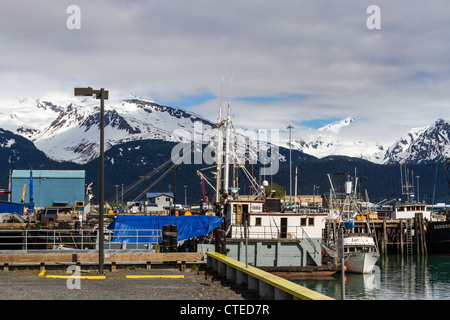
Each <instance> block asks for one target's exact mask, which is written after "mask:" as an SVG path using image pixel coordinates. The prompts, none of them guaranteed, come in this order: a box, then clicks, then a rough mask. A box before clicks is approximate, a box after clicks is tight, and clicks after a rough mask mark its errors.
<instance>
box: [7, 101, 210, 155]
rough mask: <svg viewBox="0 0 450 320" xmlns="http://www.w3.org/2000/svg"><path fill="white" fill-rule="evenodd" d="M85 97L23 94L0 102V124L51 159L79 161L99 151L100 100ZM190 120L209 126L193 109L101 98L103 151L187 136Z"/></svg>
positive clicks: (206, 129)
mask: <svg viewBox="0 0 450 320" xmlns="http://www.w3.org/2000/svg"><path fill="white" fill-rule="evenodd" d="M80 100H81V99H80ZM89 100H93V101H94V103H93V102H92V101H89ZM89 100H88V99H84V100H81V101H67V100H66V101H60V102H50V101H42V100H32V99H22V100H20V101H19V102H18V103H15V104H9V105H6V106H1V107H0V108H1V109H0V128H3V129H6V130H9V131H12V132H14V133H16V134H19V135H21V136H23V137H25V138H27V139H29V140H31V141H33V142H34V144H35V145H36V147H37V148H38V149H39V150H41V151H43V152H44V153H45V154H46V155H47V156H48V157H49V158H51V159H53V160H57V161H72V162H75V163H78V164H83V163H86V162H88V161H90V160H92V159H95V158H96V157H98V155H99V154H98V152H99V146H98V143H99V124H100V107H99V102H98V100H95V99H89ZM1 110H8V111H1ZM194 122H196V123H199V122H200V123H201V124H202V126H201V128H202V129H203V130H205V131H208V130H211V126H212V125H213V123H212V122H210V121H208V120H206V119H204V118H201V117H200V116H198V115H196V114H194V113H191V112H188V111H185V110H182V109H178V108H172V107H167V106H162V105H159V104H157V103H155V102H153V101H150V100H142V99H136V98H132V99H124V100H121V101H119V102H116V103H114V104H109V103H108V102H105V151H106V150H108V149H109V148H110V147H111V146H113V145H116V144H119V143H123V142H127V141H134V140H146V139H154V140H163V141H171V142H180V141H184V140H186V139H188V140H187V141H190V140H191V137H186V133H187V132H190V131H191V130H192V129H191V128H192V127H193V123H194Z"/></svg>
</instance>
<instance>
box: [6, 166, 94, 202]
mask: <svg viewBox="0 0 450 320" xmlns="http://www.w3.org/2000/svg"><path fill="white" fill-rule="evenodd" d="M31 176H32V180H31V179H30V177H31ZM31 182H32V183H31ZM31 187H32V196H33V202H34V205H35V207H36V208H43V207H48V206H74V207H82V206H83V205H84V198H85V171H84V170H13V172H12V174H11V200H12V202H17V203H20V202H21V201H22V197H23V191H24V188H25V196H24V197H23V198H24V202H25V204H27V203H29V202H30V191H31Z"/></svg>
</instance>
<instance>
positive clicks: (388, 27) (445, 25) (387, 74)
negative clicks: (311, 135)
mask: <svg viewBox="0 0 450 320" xmlns="http://www.w3.org/2000/svg"><path fill="white" fill-rule="evenodd" d="M71 4H75V5H78V6H79V7H80V9H81V29H80V30H69V29H67V27H66V20H67V18H68V16H69V15H68V14H67V13H66V9H67V7H68V6H69V5H71ZM371 4H375V3H374V2H373V1H361V0H351V1H323V0H304V1H288V0H282V1H268V0H267V1H226V2H224V1H206V0H171V1H137V0H136V1H119V0H116V1H106V0H103V1H95V2H94V1H86V0H76V1H49V0H44V1H39V2H36V1H20V2H19V1H12V0H6V1H2V10H1V11H0V42H1V43H2V47H1V50H0V84H1V86H0V99H7V98H14V97H16V96H29V95H31V96H36V97H39V96H43V95H48V94H51V93H52V92H55V93H56V92H59V93H67V94H68V95H70V94H71V93H72V90H73V87H74V86H80V85H91V86H94V87H105V88H107V89H109V90H110V94H111V95H113V94H114V93H117V94H122V93H129V92H133V93H136V94H138V95H139V96H142V97H146V98H149V99H153V100H155V101H161V102H164V101H180V103H181V101H182V99H183V96H196V95H199V96H202V95H205V94H209V95H215V94H217V92H218V80H219V78H220V76H221V73H222V72H223V74H224V76H225V85H224V96H225V97H227V95H228V89H229V85H228V82H229V81H230V78H232V88H231V92H232V98H233V112H234V114H235V121H236V123H237V124H240V125H243V126H251V127H262V128H269V127H270V128H273V127H277V126H278V127H280V128H284V127H285V126H286V125H287V124H288V123H290V122H293V121H296V122H297V123H300V122H301V121H302V120H311V119H318V118H336V117H345V116H347V115H352V116H355V117H357V118H359V119H360V120H359V121H360V123H361V125H364V128H365V130H361V132H359V134H361V135H367V136H368V137H372V138H373V139H375V138H377V139H378V138H379V139H383V140H386V141H387V140H389V139H395V138H397V137H398V135H401V134H403V133H404V131H405V130H407V129H409V128H410V127H417V126H423V125H427V124H430V123H431V122H433V121H434V120H436V119H437V118H445V117H446V110H447V108H448V101H449V98H450V97H449V90H448V88H449V71H450V64H449V59H448V53H449V49H450V43H448V41H447V39H448V38H449V35H450V12H449V11H448V10H445V8H446V7H447V2H446V1H445V0H436V1H433V2H431V3H425V2H423V1H406V0H400V1H387V0H379V1H376V4H377V5H379V6H380V8H381V19H382V20H381V26H382V29H381V30H369V29H368V28H367V27H366V20H367V18H368V17H369V15H368V14H367V13H366V9H367V7H368V6H369V5H371ZM221 51H222V53H221ZM221 65H222V66H223V69H221ZM221 70H222V71H221ZM300 95H306V96H307V98H306V99H283V97H286V96H300ZM239 97H278V98H280V99H279V100H276V99H275V100H273V101H271V102H263V103H258V102H249V101H242V100H239V99H238V98H239ZM191 110H193V111H196V112H198V113H201V114H204V115H205V116H208V117H210V118H212V119H215V118H216V114H217V111H216V110H217V102H216V101H215V100H213V101H209V102H203V103H200V102H199V104H198V105H196V106H192V107H191ZM380 130H381V131H380ZM380 132H381V133H380ZM352 134H354V133H352Z"/></svg>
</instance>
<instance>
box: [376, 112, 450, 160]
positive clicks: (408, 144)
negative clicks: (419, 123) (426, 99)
mask: <svg viewBox="0 0 450 320" xmlns="http://www.w3.org/2000/svg"><path fill="white" fill-rule="evenodd" d="M439 148H442V154H444V155H446V154H448V152H449V151H450V123H449V122H448V121H445V120H443V119H438V120H437V121H436V122H435V123H434V124H432V125H429V126H426V127H423V128H414V129H411V130H410V131H409V132H407V133H406V134H405V135H403V136H402V137H401V138H400V139H398V140H397V141H396V142H395V143H394V144H393V145H392V146H390V147H389V148H388V150H387V151H386V154H385V156H384V159H383V163H385V164H392V163H399V162H400V163H424V162H430V161H436V160H439V159H440V158H441V151H440V150H439Z"/></svg>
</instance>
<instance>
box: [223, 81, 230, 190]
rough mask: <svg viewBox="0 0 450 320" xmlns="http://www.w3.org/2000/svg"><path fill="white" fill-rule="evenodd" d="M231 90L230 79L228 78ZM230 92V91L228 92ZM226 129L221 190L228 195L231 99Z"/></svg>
mask: <svg viewBox="0 0 450 320" xmlns="http://www.w3.org/2000/svg"><path fill="white" fill-rule="evenodd" d="M230 91H231V80H230ZM230 94H231V93H230ZM226 122H227V131H226V134H227V135H226V141H225V170H224V171H225V172H224V177H223V191H224V192H225V194H226V195H227V196H228V195H229V188H230V140H231V101H230V100H229V101H228V115H227V121H226Z"/></svg>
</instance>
